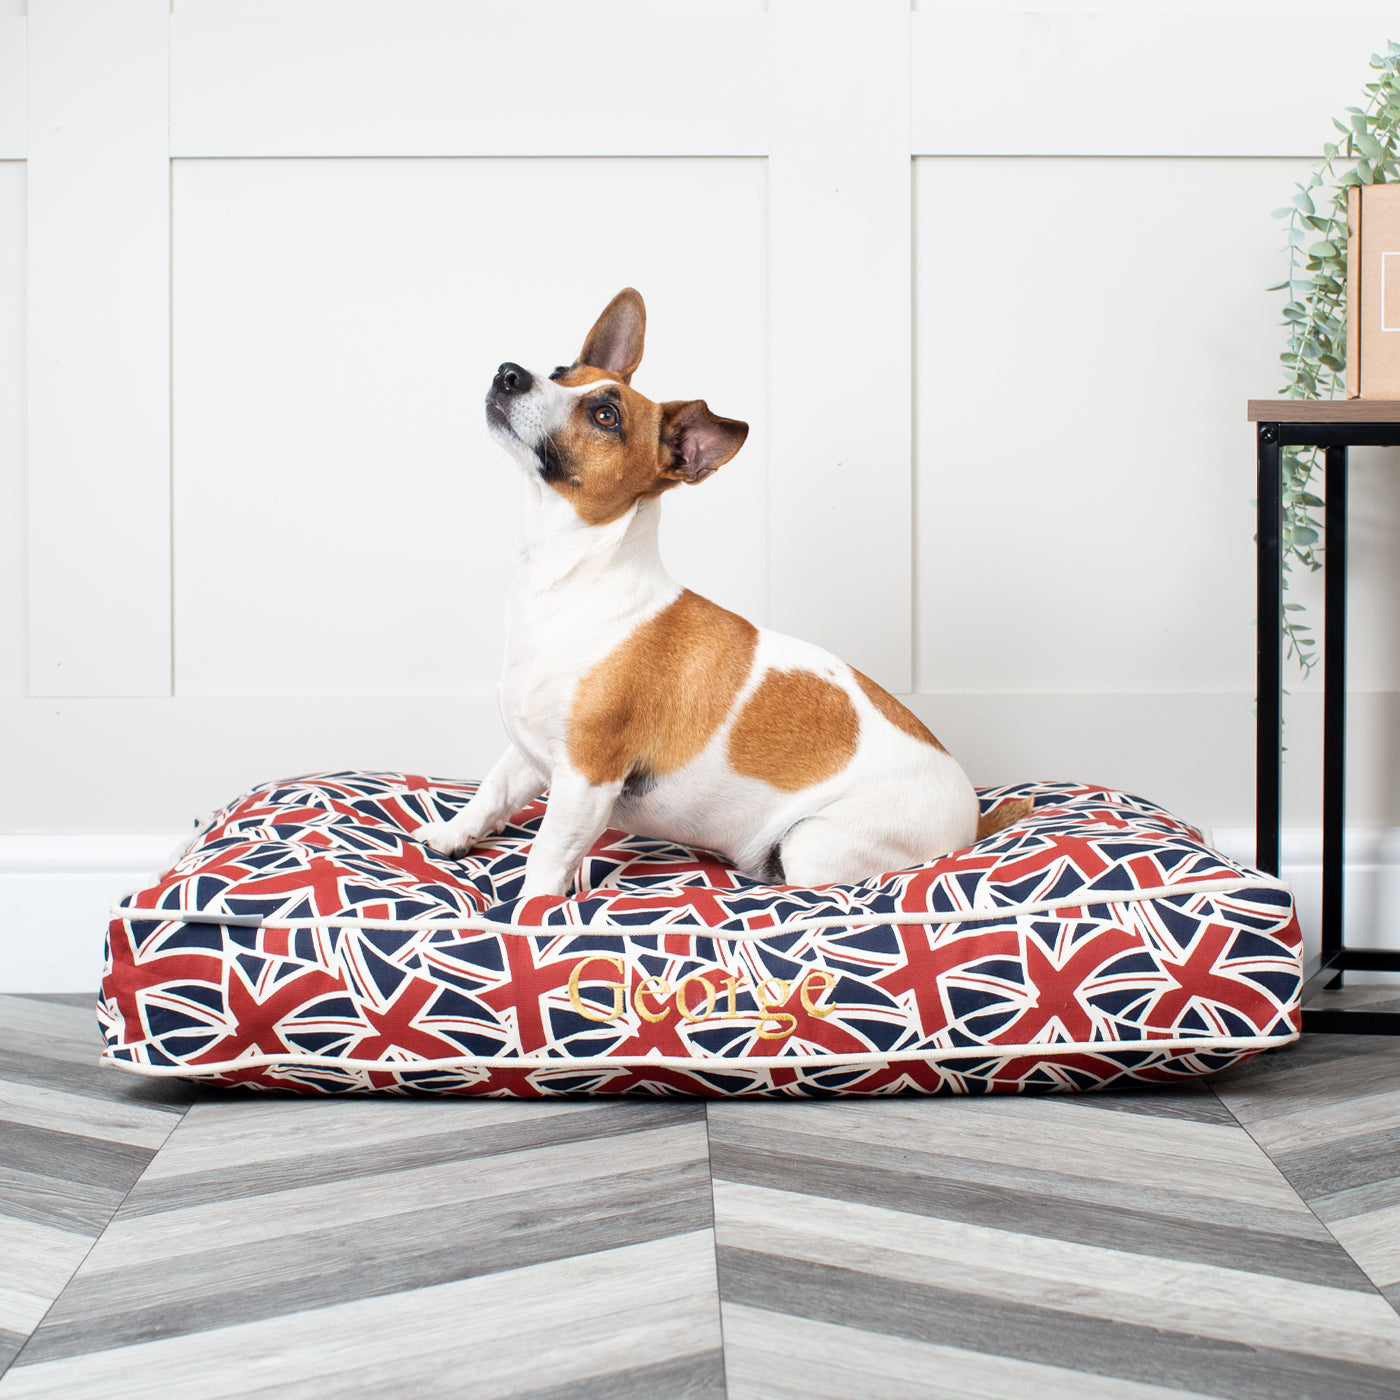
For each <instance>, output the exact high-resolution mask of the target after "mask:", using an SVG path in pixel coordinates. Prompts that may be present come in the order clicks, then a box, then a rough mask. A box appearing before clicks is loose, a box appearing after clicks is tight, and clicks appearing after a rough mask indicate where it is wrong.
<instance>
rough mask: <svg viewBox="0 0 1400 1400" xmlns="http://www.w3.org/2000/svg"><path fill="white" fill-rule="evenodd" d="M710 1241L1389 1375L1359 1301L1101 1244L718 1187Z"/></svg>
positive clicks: (1392, 1344)
mask: <svg viewBox="0 0 1400 1400" xmlns="http://www.w3.org/2000/svg"><path fill="white" fill-rule="evenodd" d="M715 1216H716V1239H717V1240H718V1242H719V1244H720V1246H721V1247H725V1246H732V1247H735V1248H745V1249H750V1250H757V1251H761V1252H762V1253H765V1254H770V1255H779V1256H782V1257H784V1258H787V1259H796V1260H803V1261H806V1262H809V1263H813V1264H821V1265H827V1266H831V1267H835V1268H843V1269H847V1270H852V1271H855V1272H857V1273H860V1274H862V1275H871V1276H874V1277H878V1278H884V1279H890V1280H896V1281H900V1280H902V1281H905V1282H908V1283H911V1284H916V1285H917V1284H928V1285H933V1286H943V1285H945V1284H946V1283H947V1282H948V1281H949V1280H956V1282H957V1287H958V1289H959V1291H960V1292H963V1293H967V1294H969V1295H975V1296H976V1297H978V1298H984V1299H989V1300H992V1301H995V1302H999V1303H1008V1304H1025V1305H1029V1306H1034V1307H1045V1308H1051V1309H1054V1310H1055V1311H1057V1312H1060V1313H1063V1314H1064V1315H1065V1317H1066V1321H1067V1322H1069V1323H1071V1324H1072V1325H1073V1326H1075V1327H1083V1326H1084V1325H1086V1323H1091V1322H1092V1320H1093V1319H1102V1320H1103V1321H1106V1322H1115V1323H1129V1324H1132V1325H1135V1326H1142V1327H1149V1328H1154V1329H1156V1330H1159V1331H1165V1332H1172V1333H1180V1334H1182V1335H1185V1336H1191V1337H1198V1338H1209V1339H1214V1340H1217V1341H1223V1342H1238V1343H1240V1344H1241V1345H1243V1346H1246V1347H1260V1348H1265V1349H1268V1348H1274V1349H1281V1350H1286V1351H1302V1352H1306V1353H1308V1354H1309V1355H1313V1356H1318V1357H1332V1358H1334V1359H1336V1360H1338V1361H1347V1360H1358V1361H1364V1362H1366V1363H1367V1364H1369V1365H1372V1366H1375V1367H1380V1368H1382V1369H1393V1370H1395V1371H1396V1374H1397V1378H1400V1325H1397V1319H1396V1317H1395V1315H1394V1314H1393V1313H1392V1312H1391V1310H1390V1308H1389V1307H1387V1306H1386V1304H1385V1303H1384V1302H1383V1301H1382V1300H1381V1299H1380V1298H1377V1297H1376V1296H1375V1294H1374V1292H1373V1291H1372V1290H1369V1289H1368V1290H1367V1291H1366V1292H1365V1293H1362V1294H1359V1295H1358V1294H1357V1293H1356V1292H1355V1291H1353V1290H1350V1289H1337V1288H1329V1287H1326V1286H1323V1285H1319V1284H1316V1283H1309V1282H1300V1281H1298V1280H1295V1279H1291V1278H1281V1277H1277V1276H1267V1275H1260V1274H1257V1273H1252V1272H1249V1271H1247V1270H1245V1269H1243V1268H1231V1267H1227V1266H1224V1265H1220V1264H1183V1263H1182V1262H1181V1261H1180V1260H1177V1259H1163V1258H1157V1257H1153V1256H1148V1255H1142V1254H1132V1253H1127V1252H1125V1251H1123V1250H1119V1249H1113V1248H1108V1247H1104V1246H1102V1245H1085V1244H1080V1243H1075V1242H1071V1241H1066V1240H1062V1239H1055V1238H1047V1237H1043V1236H1034V1235H1024V1234H1020V1233H1017V1232H1016V1231H1015V1230H1010V1229H997V1228H990V1227H987V1226H976V1225H967V1224H964V1223H962V1222H960V1221H951V1220H943V1219H931V1218H928V1217H925V1216H913V1217H911V1216H909V1215H907V1214H904V1213H902V1212H900V1211H897V1210H887V1209H880V1208H872V1207H869V1206H863V1205H857V1204H853V1203H851V1202H848V1201H837V1200H829V1199H820V1198H812V1197H805V1196H800V1195H793V1194H789V1193H785V1192H779V1191H773V1190H769V1189H763V1188H754V1187H744V1186H735V1185H732V1184H730V1183H728V1182H724V1181H717V1182H716V1183H715Z"/></svg>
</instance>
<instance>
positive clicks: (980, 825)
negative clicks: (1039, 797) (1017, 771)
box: [974, 797, 1035, 841]
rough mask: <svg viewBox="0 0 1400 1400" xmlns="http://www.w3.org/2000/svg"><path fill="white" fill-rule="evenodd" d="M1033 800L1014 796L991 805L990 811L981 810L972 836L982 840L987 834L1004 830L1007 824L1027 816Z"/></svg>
mask: <svg viewBox="0 0 1400 1400" xmlns="http://www.w3.org/2000/svg"><path fill="white" fill-rule="evenodd" d="M1034 807H1035V802H1034V801H1033V800H1032V799H1031V798H1029V797H1016V798H1013V799H1012V800H1011V801H1010V802H1003V803H1002V804H1001V805H1000V806H998V807H993V808H992V810H991V811H990V812H983V813H982V815H981V816H979V817H978V818H977V835H976V837H975V838H974V839H975V840H978V841H984V840H986V838H987V837H988V836H995V835H996V834H997V832H999V831H1005V830H1006V828H1007V827H1008V826H1012V825H1013V824H1014V823H1016V822H1018V821H1020V820H1021V818H1022V817H1028V816H1030V814H1031V811H1032V809H1033V808H1034Z"/></svg>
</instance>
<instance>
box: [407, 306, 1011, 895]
mask: <svg viewBox="0 0 1400 1400" xmlns="http://www.w3.org/2000/svg"><path fill="white" fill-rule="evenodd" d="M645 330H646V309H645V307H644V306H643V304H642V299H641V297H640V296H639V295H638V294H637V293H636V292H635V291H633V290H632V289H631V288H630V287H629V288H627V289H626V290H624V291H622V292H619V293H618V295H617V296H615V297H614V298H613V300H612V301H611V302H610V303H609V304H608V307H607V309H606V310H605V311H604V312H603V314H602V315H601V316H600V317H599V318H598V322H597V324H596V325H595V326H594V327H593V329H592V330H591V331H590V332H589V334H588V338H587V340H585V341H584V344H583V349H582V350H581V351H580V352H579V356H578V359H577V360H576V361H575V362H574V363H573V364H572V365H570V366H569V367H568V368H563V367H561V368H559V369H556V370H555V371H554V373H553V374H550V375H548V376H547V377H546V376H543V375H538V374H532V373H530V371H528V370H526V369H523V368H521V366H519V365H516V364H511V363H506V364H503V365H502V366H501V367H500V369H499V370H498V371H497V373H496V377H495V378H494V379H493V380H492V382H491V391H490V393H488V394H487V396H486V422H487V424H488V426H489V427H490V430H491V432H492V434H493V436H495V438H496V439H497V440H498V441H499V442H501V443H502V444H503V445H504V446H505V447H506V448H507V449H508V450H509V452H510V453H511V455H512V456H514V457H515V458H516V460H517V461H518V462H520V464H521V465H522V466H523V467H524V469H525V478H526V490H527V507H526V517H525V532H524V541H523V545H522V548H521V551H520V556H519V559H518V562H517V564H516V569H515V578H514V588H513V591H512V595H511V598H510V603H509V607H508V614H507V640H506V667H505V674H504V676H503V677H502V680H501V687H500V698H501V709H502V713H503V716H504V719H505V724H506V729H507V731H508V732H509V734H510V738H511V746H510V748H509V749H508V750H507V751H506V753H505V755H504V756H503V757H502V758H501V759H500V761H499V762H498V763H497V764H496V765H495V767H494V768H492V769H491V771H490V773H489V774H488V775H487V776H486V778H485V780H484V781H483V782H482V784H481V787H480V789H479V790H478V792H477V793H476V795H475V796H474V797H473V798H472V799H471V801H470V802H468V803H467V805H466V806H465V807H464V808H463V809H462V811H461V812H459V813H458V814H457V816H455V817H454V818H453V819H452V820H451V821H450V822H434V823H432V824H430V825H428V826H423V827H420V828H419V829H418V831H417V832H415V833H414V834H415V835H416V836H417V837H419V838H420V839H421V840H424V841H426V842H427V843H428V845H430V846H431V847H432V848H433V849H434V850H436V851H438V852H440V853H441V854H443V855H448V856H457V855H461V854H462V853H463V852H465V851H467V850H469V849H470V848H471V846H472V845H473V843H475V842H476V841H479V840H480V839H481V838H482V837H484V836H488V835H491V834H493V833H494V832H496V831H498V830H499V829H500V828H501V826H502V825H503V824H504V822H505V821H506V819H507V818H508V817H509V816H510V815H511V814H512V813H514V812H517V811H519V810H520V808H522V807H523V806H525V804H526V803H527V802H529V801H530V800H531V799H532V798H535V797H537V796H539V794H540V793H542V792H543V791H544V790H545V788H546V787H547V788H548V789H549V803H548V806H547V808H546V811H545V815H544V819H543V821H542V822H541V824H540V830H539V835H538V837H537V838H536V840H535V842H534V844H533V846H532V847H531V849H530V853H529V857H528V859H527V861H526V866H525V884H524V889H523V892H522V893H523V895H524V896H525V897H530V896H534V895H561V894H565V893H566V892H567V891H568V888H569V885H570V883H571V881H572V880H573V878H574V873H575V871H576V870H577V868H578V865H579V862H580V861H581V860H582V859H583V856H584V855H585V854H586V853H587V851H588V849H589V847H590V846H591V845H592V844H593V843H594V841H596V840H597V839H598V837H599V835H600V834H601V833H602V831H603V829H604V828H605V827H607V826H609V825H612V826H617V827H621V828H623V829H624V830H626V831H630V832H635V833H637V834H639V835H645V836H660V837H665V838H667V839H669V840H672V841H679V842H682V843H684V844H685V845H690V846H703V847H706V848H708V849H709V850H712V851H717V852H719V853H721V854H722V855H724V856H727V857H728V858H729V859H730V860H731V861H732V862H733V863H734V864H735V865H736V866H738V868H739V869H740V870H741V871H743V872H745V873H747V874H749V875H752V876H754V877H755V878H757V879H760V880H763V881H765V882H767V883H769V884H790V885H822V884H831V883H837V882H843V883H845V882H855V881H859V880H863V879H865V878H867V877H869V876H873V875H878V874H881V873H883V872H886V871H892V870H900V869H903V868H904V867H906V866H910V865H915V864H918V863H921V862H924V861H928V860H932V859H933V858H934V857H936V856H941V855H944V854H946V853H947V852H948V851H951V850H955V849H957V848H958V847H961V846H966V845H969V844H971V842H972V841H973V840H974V839H975V838H976V837H977V836H979V835H983V834H986V832H987V831H989V830H994V829H997V828H998V827H999V826H1001V825H1005V819H1006V818H1008V817H1011V816H1012V815H1013V813H1011V812H1009V811H1005V810H1004V809H1003V810H1001V811H999V812H998V813H997V814H996V816H997V817H1001V818H1002V820H1000V821H997V820H995V819H994V820H993V821H992V822H990V823H987V824H985V826H984V829H983V830H982V831H979V824H978V814H977V797H976V794H975V793H974V792H973V788H972V784H971V783H970V782H969V781H968V779H967V777H966V775H965V774H964V773H963V771H962V769H961V768H960V767H959V766H958V764H957V763H956V762H955V761H954V760H953V759H952V758H951V757H950V756H949V755H948V753H947V752H946V750H945V749H944V748H943V746H942V745H941V744H940V743H939V742H938V740H937V739H935V738H934V737H933V735H932V734H930V733H929V731H928V730H927V729H925V728H924V726H923V725H922V724H921V723H920V722H919V720H918V719H917V718H916V717H915V716H914V715H913V714H911V713H910V712H909V711H908V710H907V709H905V707H904V706H903V705H901V704H900V703H899V702H898V701H897V700H895V699H894V697H893V696H891V695H889V694H887V693H886V692H885V691H883V690H881V689H880V687H879V686H878V685H876V684H875V682H874V681H872V680H870V679H869V678H868V677H866V676H863V675H861V673H860V672H859V671H856V670H853V669H852V668H851V667H850V666H847V665H846V664H845V663H844V662H843V661H841V660H839V659H838V658H837V657H835V656H833V655H831V654H830V653H829V652H826V651H823V650H822V649H821V648H820V647H816V646H812V645H810V644H809V643H807V642H802V641H798V640H796V639H795V638H792V637H785V636H782V635H780V634H779V633H776V632H769V631H767V630H766V629H763V628H759V627H755V626H754V625H753V624H752V623H750V622H746V621H745V620H744V619H743V618H742V617H739V616H737V615H736V614H734V613H732V612H728V611H726V610H725V609H724V608H721V607H719V606H717V605H716V604H714V603H711V602H709V601H707V600H706V599H704V598H701V597H698V596H697V595H696V594H694V593H692V592H690V591H689V590H688V589H685V588H682V587H681V586H680V584H678V583H677V582H676V581H675V580H674V579H672V578H671V576H670V575H669V574H668V573H667V572H666V570H665V568H664V567H663V566H662V563H661V558H660V555H659V553H658V550H657V524H658V522H659V519H660V511H661V496H662V494H663V493H664V492H666V491H668V490H670V488H671V487H673V486H676V485H678V484H679V483H681V482H685V483H687V484H690V485H694V484H695V483H696V482H700V481H704V480H705V478H706V477H708V476H709V475H710V474H711V473H712V472H714V471H715V470H716V469H717V468H718V467H721V466H723V465H724V464H725V463H726V462H727V461H729V459H730V458H731V457H733V456H734V454H735V453H736V452H737V451H738V450H739V449H740V447H742V446H743V444H744V439H745V437H746V436H747V435H748V431H749V430H748V424H746V423H738V422H735V421H734V420H733V419H730V418H717V417H716V416H715V415H714V414H713V413H711V412H710V410H709V409H708V408H707V407H706V405H705V404H704V402H703V401H700V400H695V399H689V400H679V401H676V402H672V403H659V404H658V403H652V402H651V401H650V400H649V399H645V398H643V397H642V396H641V394H639V393H637V391H636V390H635V389H633V388H631V387H630V385H631V379H632V375H633V372H634V371H635V370H636V368H637V365H638V364H639V363H640V361H641V358H642V341H643V337H644V334H645ZM1008 805H1009V804H1008ZM1014 815H1015V816H1019V815H1020V812H1019V811H1016V812H1015V813H1014Z"/></svg>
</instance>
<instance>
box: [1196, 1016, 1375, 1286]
mask: <svg viewBox="0 0 1400 1400" xmlns="http://www.w3.org/2000/svg"><path fill="white" fill-rule="evenodd" d="M1347 990H1351V989H1347ZM1357 990H1358V991H1359V992H1361V993H1362V995H1363V996H1364V995H1365V993H1368V992H1371V991H1373V990H1375V989H1370V988H1367V989H1357ZM1391 994H1392V995H1393V990H1391ZM1295 1050H1296V1053H1295ZM1295 1050H1290V1051H1289V1052H1288V1053H1285V1054H1274V1055H1264V1056H1260V1057H1259V1058H1258V1059H1256V1060H1253V1061H1250V1062H1248V1063H1246V1064H1243V1065H1240V1066H1238V1067H1237V1068H1235V1069H1233V1070H1230V1071H1228V1072H1227V1073H1225V1074H1223V1075H1220V1076H1218V1077H1217V1079H1216V1080H1215V1081H1214V1088H1215V1092H1216V1094H1217V1095H1218V1097H1219V1098H1220V1100H1221V1102H1222V1103H1224V1104H1225V1106H1226V1107H1227V1108H1229V1109H1230V1111H1231V1112H1232V1113H1233V1114H1234V1115H1235V1117H1236V1118H1237V1119H1238V1120H1239V1121H1240V1123H1241V1124H1243V1125H1244V1127H1245V1129H1246V1130H1247V1131H1248V1132H1249V1133H1250V1135H1251V1136H1252V1137H1253V1138H1254V1140H1255V1141H1256V1142H1258V1143H1259V1145H1260V1146H1261V1147H1262V1148H1263V1149H1264V1151H1265V1152H1267V1153H1268V1155H1269V1156H1270V1158H1271V1159H1272V1160H1273V1161H1274V1162H1275V1164H1276V1165H1277V1166H1278V1168H1279V1170H1280V1171H1281V1172H1282V1173H1283V1175H1284V1176H1285V1177H1287V1179H1288V1181H1289V1183H1290V1184H1291V1185H1292V1187H1293V1189H1294V1190H1296V1191H1297V1192H1298V1194H1299V1196H1300V1197H1301V1198H1302V1199H1303V1200H1304V1201H1306V1202H1307V1203H1308V1205H1309V1206H1310V1207H1311V1208H1312V1209H1313V1211H1314V1212H1315V1213H1316V1214H1317V1216H1318V1218H1319V1219H1320V1220H1322V1221H1324V1222H1325V1223H1326V1225H1327V1227H1328V1228H1329V1229H1330V1230H1331V1232H1332V1234H1333V1235H1334V1236H1335V1237H1336V1239H1337V1240H1338V1241H1339V1242H1340V1243H1341V1245H1342V1246H1343V1247H1344V1248H1345V1249H1346V1250H1347V1252H1348V1253H1349V1254H1350V1255H1351V1257H1352V1258H1353V1259H1355V1260H1356V1262H1357V1264H1358V1266H1359V1267H1360V1268H1361V1269H1362V1270H1363V1271H1364V1272H1365V1273H1366V1274H1367V1276H1368V1277H1369V1278H1370V1280H1371V1281H1372V1283H1373V1284H1374V1285H1375V1286H1376V1287H1377V1288H1378V1289H1379V1290H1380V1291H1381V1293H1382V1295H1383V1296H1384V1297H1385V1298H1386V1299H1387V1300H1388V1301H1389V1302H1390V1303H1391V1305H1392V1306H1396V1305H1397V1302H1400V1040H1397V1039H1395V1038H1394V1037H1391V1036H1342V1035H1309V1036H1304V1037H1303V1039H1302V1041H1300V1042H1299V1044H1298V1046H1297V1047H1295Z"/></svg>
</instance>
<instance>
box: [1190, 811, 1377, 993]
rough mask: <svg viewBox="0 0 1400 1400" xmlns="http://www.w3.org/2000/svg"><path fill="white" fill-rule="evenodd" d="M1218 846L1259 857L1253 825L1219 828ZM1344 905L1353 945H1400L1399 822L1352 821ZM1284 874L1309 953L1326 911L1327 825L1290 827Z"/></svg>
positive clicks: (1358, 978) (1354, 978) (1373, 976)
mask: <svg viewBox="0 0 1400 1400" xmlns="http://www.w3.org/2000/svg"><path fill="white" fill-rule="evenodd" d="M1211 839H1212V841H1213V843H1214V845H1215V847H1216V849H1217V850H1220V851H1223V852H1224V853H1225V854H1226V855H1227V856H1230V857H1231V858H1232V859H1233V860H1239V861H1244V862H1245V863H1249V862H1252V861H1253V859H1254V829H1253V827H1232V828H1228V829H1227V828H1217V829H1216V831H1215V832H1214V834H1213V836H1212V838H1211ZM1345 853H1346V854H1345V864H1344V870H1345V873H1346V879H1345V883H1344V887H1343V890H1344V892H1343V896H1342V898H1343V907H1344V909H1345V915H1346V941H1347V944H1348V946H1349V947H1352V948H1392V949H1395V950H1397V951H1400V827H1349V828H1348V829H1347V833H1346V844H1345ZM1279 865H1280V870H1279V874H1280V875H1281V876H1282V878H1283V879H1285V880H1287V881H1288V883H1289V884H1290V885H1291V886H1292V887H1293V897H1294V899H1295V900H1296V901H1297V904H1298V922H1299V923H1300V924H1301V925H1302V928H1303V944H1304V948H1305V950H1306V952H1307V954H1308V956H1310V957H1311V956H1312V955H1313V954H1314V953H1316V952H1317V950H1318V946H1319V943H1320V937H1321V936H1320V932H1319V930H1320V928H1321V917H1322V830H1321V828H1319V827H1285V828H1284V831H1283V833H1282V840H1281V841H1280V843H1279ZM1347 980H1348V981H1349V982H1358V983H1361V982H1372V981H1377V982H1385V981H1393V980H1394V977H1393V975H1392V974H1388V973H1362V972H1351V973H1348V974H1347Z"/></svg>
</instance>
